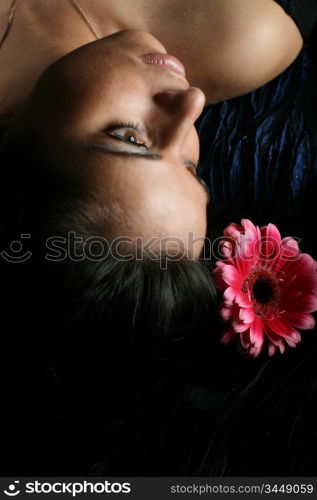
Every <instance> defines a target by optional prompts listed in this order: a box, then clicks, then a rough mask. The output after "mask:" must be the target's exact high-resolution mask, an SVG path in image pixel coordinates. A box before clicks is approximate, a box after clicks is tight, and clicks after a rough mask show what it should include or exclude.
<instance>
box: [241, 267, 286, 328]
mask: <svg viewBox="0 0 317 500" xmlns="http://www.w3.org/2000/svg"><path fill="white" fill-rule="evenodd" d="M282 283H283V280H282V279H280V277H279V276H277V275H275V274H273V273H272V272H271V271H269V270H268V269H265V268H260V267H256V268H252V269H251V270H250V273H249V275H248V276H247V278H246V279H245V280H244V282H243V286H242V291H243V292H245V293H247V294H248V296H249V299H250V300H251V301H252V305H253V310H254V312H255V314H256V315H257V316H259V317H261V318H265V319H273V318H274V317H276V316H277V315H278V313H279V305H280V295H281V293H280V292H281V285H282Z"/></svg>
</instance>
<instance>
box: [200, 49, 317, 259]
mask: <svg viewBox="0 0 317 500" xmlns="http://www.w3.org/2000/svg"><path fill="white" fill-rule="evenodd" d="M315 47H317V45H316V43H315V41H314V42H313V43H312V44H311V45H307V44H306V46H305V48H304V50H303V51H302V52H301V53H300V55H299V57H298V58H297V59H296V61H295V62H294V63H293V64H292V65H291V66H290V67H289V68H288V69H287V70H286V71H285V72H284V73H283V74H281V75H280V76H279V77H278V78H276V79H274V80H273V81H272V82H270V83H268V84H267V85H265V86H263V87H261V88H260V89H258V90H256V91H254V92H251V93H249V94H247V95H245V96H242V97H239V98H236V99H231V100H228V101H224V102H222V103H219V104H216V105H212V106H208V107H206V108H205V110H204V112H203V114H202V116H201V117H200V119H199V121H198V123H197V127H198V132H199V135H200V139H201V162H200V166H199V171H198V173H199V175H200V176H201V177H202V178H203V179H204V180H205V182H206V183H207V184H208V185H209V187H210V190H211V195H212V202H211V203H210V206H209V215H210V227H209V230H210V231H211V232H212V231H213V230H215V231H216V230H217V228H218V229H219V230H222V229H223V227H224V226H225V225H226V224H227V223H229V222H232V221H238V220H239V218H240V217H242V216H243V217H248V218H250V219H252V220H253V221H254V222H256V223H258V224H266V223H268V222H273V223H275V224H277V225H279V226H280V227H281V230H282V231H283V233H284V235H285V233H287V234H288V235H292V236H298V237H300V238H301V239H303V247H304V248H305V249H306V250H307V251H310V252H313V253H314V254H315V258H316V257H317V245H316V242H315V239H316V237H315V235H316V234H317V223H316V220H317V217H316V216H314V212H315V206H316V204H315V200H316V198H317V157H316V147H317V121H316V117H317V100H316V88H317V84H316V70H315V58H316V53H317V49H316V48H315Z"/></svg>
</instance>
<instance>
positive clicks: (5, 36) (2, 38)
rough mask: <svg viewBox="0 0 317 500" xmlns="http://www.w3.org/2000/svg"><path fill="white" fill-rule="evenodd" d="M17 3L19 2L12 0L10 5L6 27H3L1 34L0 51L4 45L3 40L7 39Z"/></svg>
mask: <svg viewBox="0 0 317 500" xmlns="http://www.w3.org/2000/svg"><path fill="white" fill-rule="evenodd" d="M18 2H19V0H13V2H12V4H11V7H10V10H9V15H8V20H7V25H6V27H5V30H4V33H3V35H2V37H1V40H0V49H1V47H2V45H3V44H4V41H5V39H6V38H7V36H8V34H9V31H10V28H11V24H12V23H13V18H14V14H15V11H16V8H17V6H18Z"/></svg>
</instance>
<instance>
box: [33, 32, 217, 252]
mask: <svg viewBox="0 0 317 500" xmlns="http://www.w3.org/2000/svg"><path fill="white" fill-rule="evenodd" d="M150 53H152V54H153V53H155V54H157V53H161V54H166V50H165V48H164V47H163V46H162V45H161V43H160V42H159V41H158V40H156V39H155V38H154V37H153V36H152V35H150V34H148V33H145V32H142V31H134V30H128V31H122V32H119V33H116V34H114V35H111V36H109V37H106V38H103V39H101V40H98V41H96V42H93V43H91V44H88V45H84V46H83V47H80V48H79V49H77V50H75V51H73V52H71V53H69V54H67V55H66V56H64V57H63V58H62V59H60V60H58V61H57V62H56V63H54V64H53V65H52V66H50V67H49V68H48V69H47V70H46V71H45V72H44V73H43V75H42V76H41V78H40V79H39V81H38V83H37V84H36V86H35V88H34V90H33V92H32V94H31V96H30V98H29V100H28V103H27V106H26V120H27V125H28V127H30V129H31V130H33V131H35V132H36V135H37V136H38V137H39V139H40V143H41V148H42V150H44V151H45V155H48V157H49V158H50V162H51V163H52V164H54V165H55V168H56V169H61V172H60V174H61V175H63V173H65V175H67V176H73V178H74V180H75V179H76V181H79V182H80V183H81V184H82V185H84V186H85V189H86V190H88V191H90V192H91V193H93V194H94V195H95V196H96V197H98V199H99V200H100V202H101V203H103V204H104V205H107V206H110V207H111V206H113V207H116V210H117V213H119V214H120V213H121V214H122V216H121V217H119V222H118V223H117V224H116V231H115V233H116V234H115V236H130V237H131V236H132V237H136V236H139V237H143V238H144V239H145V240H148V239H150V238H151V237H158V238H160V239H162V238H169V239H171V240H173V239H177V240H181V241H182V243H183V244H184V246H185V248H186V249H187V251H188V255H194V256H195V257H197V256H198V255H199V253H200V252H201V249H202V246H203V238H204V236H205V232H206V204H207V194H206V192H205V189H204V188H203V186H202V185H201V184H200V182H199V180H198V179H197V178H196V176H195V164H196V163H197V161H198V156H199V142H198V136H197V133H196V130H195V127H194V122H195V121H196V119H197V118H198V116H199V115H200V113H201V111H202V108H203V105H204V102H205V98H204V95H203V93H202V92H201V91H200V90H199V89H196V88H191V87H190V86H189V83H188V81H187V80H186V79H185V77H184V76H182V75H181V74H180V73H177V72H174V71H173V70H171V69H170V68H169V67H168V66H165V65H159V64H151V63H150V64H149V63H146V62H144V61H143V60H142V56H144V55H145V54H150ZM193 240H194V241H195V240H196V244H193V243H191V242H192V241H193Z"/></svg>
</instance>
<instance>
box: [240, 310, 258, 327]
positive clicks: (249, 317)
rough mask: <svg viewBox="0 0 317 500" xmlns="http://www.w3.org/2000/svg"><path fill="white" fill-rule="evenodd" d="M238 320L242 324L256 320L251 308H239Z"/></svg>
mask: <svg viewBox="0 0 317 500" xmlns="http://www.w3.org/2000/svg"><path fill="white" fill-rule="evenodd" d="M239 318H240V319H241V321H242V322H243V323H249V324H250V323H252V321H254V320H255V319H256V316H255V314H254V311H253V308H252V307H241V309H240V312H239Z"/></svg>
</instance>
